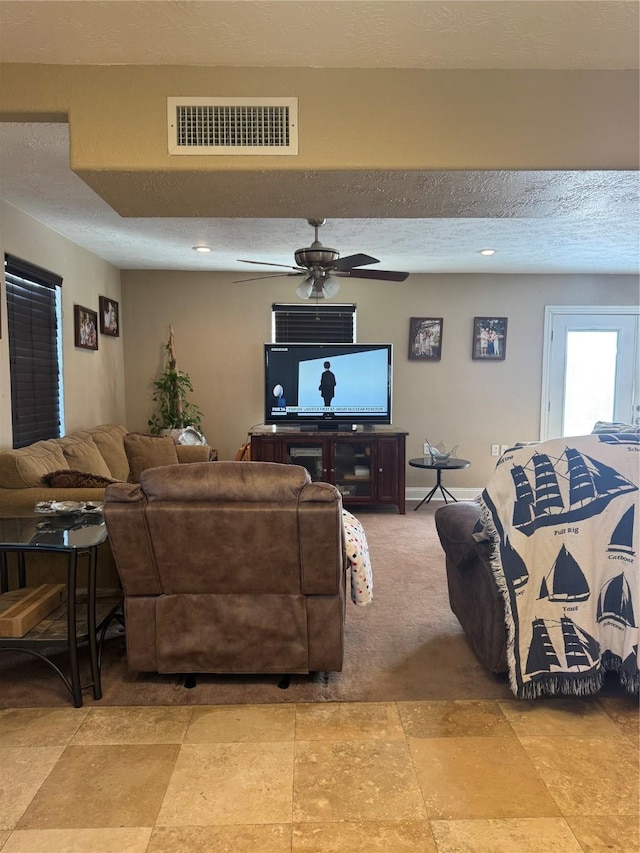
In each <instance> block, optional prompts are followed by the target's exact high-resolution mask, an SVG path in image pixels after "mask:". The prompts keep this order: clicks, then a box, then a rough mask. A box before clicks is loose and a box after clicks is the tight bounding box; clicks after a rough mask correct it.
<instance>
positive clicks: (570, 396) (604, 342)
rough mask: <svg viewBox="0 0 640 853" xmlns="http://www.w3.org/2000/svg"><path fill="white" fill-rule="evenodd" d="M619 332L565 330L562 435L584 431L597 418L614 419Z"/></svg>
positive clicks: (591, 425)
mask: <svg viewBox="0 0 640 853" xmlns="http://www.w3.org/2000/svg"><path fill="white" fill-rule="evenodd" d="M617 353H618V332H617V330H611V331H605V330H603V331H595V330H593V331H576V330H569V331H568V332H567V356H566V377H565V395H564V411H563V418H562V420H563V429H562V433H563V435H586V434H588V433H590V432H591V430H592V429H593V425H594V424H595V422H596V421H613V420H614V404H615V399H616V358H617Z"/></svg>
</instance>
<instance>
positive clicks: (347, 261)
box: [333, 254, 380, 271]
mask: <svg viewBox="0 0 640 853" xmlns="http://www.w3.org/2000/svg"><path fill="white" fill-rule="evenodd" d="M379 263H380V261H379V260H378V259H377V258H372V257H371V255H363V254H358V255H347V256H346V258H340V259H339V260H337V261H336V262H335V264H334V265H333V266H334V269H337V270H339V271H341V270H350V269H351V268H352V267H362V266H364V265H365V264H379Z"/></svg>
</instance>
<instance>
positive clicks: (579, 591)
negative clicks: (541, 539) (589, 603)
mask: <svg viewBox="0 0 640 853" xmlns="http://www.w3.org/2000/svg"><path fill="white" fill-rule="evenodd" d="M590 595H591V590H590V589H589V584H588V583H587V579H586V577H585V576H584V572H583V571H582V569H581V568H580V566H579V565H578V564H577V562H576V560H575V559H574V557H572V556H571V554H570V553H569V552H568V551H567V549H566V547H565V546H564V545H563V546H562V547H561V548H560V550H559V551H558V556H557V557H556V559H555V562H554V563H553V566H551V570H550V571H549V573H548V574H547V576H546V577H544V578H543V579H542V583H541V584H540V594H539V595H538V599H541V598H548V599H549V601H586V600H587V599H588V598H589V596H590Z"/></svg>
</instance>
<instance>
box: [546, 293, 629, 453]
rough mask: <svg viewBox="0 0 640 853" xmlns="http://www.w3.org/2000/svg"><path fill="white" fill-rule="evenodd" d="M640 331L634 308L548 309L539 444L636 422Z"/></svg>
mask: <svg viewBox="0 0 640 853" xmlns="http://www.w3.org/2000/svg"><path fill="white" fill-rule="evenodd" d="M639 327H640V308H638V307H636V306H576V305H569V306H558V305H550V306H547V307H546V309H545V324H544V361H543V376H542V401H541V402H542V405H541V422H540V438H541V440H543V441H544V440H545V439H547V438H558V437H561V436H567V435H585V434H587V433H590V432H591V430H592V429H593V426H594V424H595V423H596V421H619V422H623V423H640V389H639V387H638V386H639V382H640V356H639V342H640V335H639V332H640V328H639Z"/></svg>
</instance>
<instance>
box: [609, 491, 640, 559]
mask: <svg viewBox="0 0 640 853" xmlns="http://www.w3.org/2000/svg"><path fill="white" fill-rule="evenodd" d="M635 509H636V508H635V506H634V505H633V504H631V506H630V507H629V509H628V510H627V511H626V512H625V513H624V515H623V516H622V518H621V519H620V521H619V522H618V523H617V524H616V527H615V530H614V531H613V533H612V534H611V540H610V541H609V547H608V548H607V551H611V552H614V553H615V552H619V553H621V554H628V555H629V556H630V557H633V556H634V554H635V553H636V552H635V551H634V550H633V521H634V515H635Z"/></svg>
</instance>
